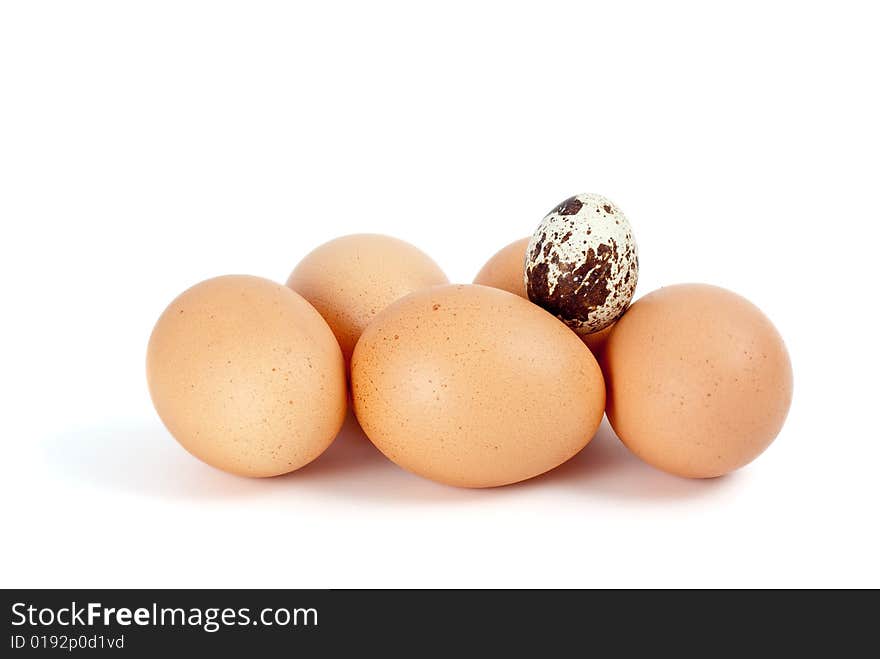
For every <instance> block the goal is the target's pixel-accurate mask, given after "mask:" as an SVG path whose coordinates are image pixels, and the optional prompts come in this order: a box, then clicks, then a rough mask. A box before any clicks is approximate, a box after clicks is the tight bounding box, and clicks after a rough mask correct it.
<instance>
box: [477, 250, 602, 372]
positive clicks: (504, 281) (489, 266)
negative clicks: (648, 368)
mask: <svg viewBox="0 0 880 659" xmlns="http://www.w3.org/2000/svg"><path fill="white" fill-rule="evenodd" d="M530 240H531V238H523V239H522V240H517V241H516V242H514V243H511V244H509V245H508V246H507V247H505V248H504V249H502V250H501V251H499V252H498V253H497V254H495V256H493V257H492V258H491V259H489V260H488V261H487V262H486V265H484V266H483V268H482V269H481V270H480V272H479V274H477V277H476V279H474V283H475V284H481V285H483V286H491V287H492V288H500V289H501V290H503V291H507V292H508V293H514V294H515V295H519V296H520V297H522V298H525V299H527V300H528V299H529V296H528V293H526V281H525V272H526V251H527V249H528V246H529V241H530ZM611 327H613V325H610V326H609V327H606V328H605V329H602V330H599V331H598V332H592V333H590V334H580V335H579V336H580V337H581V340H583V342H584V343H586V344H587V347H588V348H589V349H590V350H591V351H592V352H593V354H594V355H596V357H597V358H598V357H599V355H601V354H602V350H603V349H604V347H605V341H606V340H607V339H608V335H609V334H610V333H611Z"/></svg>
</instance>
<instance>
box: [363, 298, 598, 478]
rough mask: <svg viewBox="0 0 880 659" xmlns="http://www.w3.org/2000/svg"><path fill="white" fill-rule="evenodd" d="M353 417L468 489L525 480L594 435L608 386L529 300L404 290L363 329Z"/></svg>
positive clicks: (408, 459) (429, 473) (388, 447)
mask: <svg viewBox="0 0 880 659" xmlns="http://www.w3.org/2000/svg"><path fill="white" fill-rule="evenodd" d="M351 379H352V398H353V401H354V409H355V414H356V415H357V418H358V421H360V424H361V427H362V428H363V429H364V432H365V433H366V434H367V436H368V437H369V438H370V439H371V440H372V442H373V443H374V444H375V445H376V446H377V447H378V448H379V449H380V450H381V451H382V452H383V453H384V454H385V455H386V456H388V458H390V459H391V460H392V461H394V462H396V463H397V464H398V465H400V466H401V467H403V468H405V469H408V470H410V471H412V472H414V473H416V474H419V475H421V476H424V477H426V478H430V479H432V480H435V481H439V482H441V483H447V484H450V485H457V486H461V487H493V486H498V485H506V484H509V483H515V482H517V481H521V480H525V479H527V478H531V477H533V476H537V475H538V474H542V473H544V472H546V471H548V470H550V469H552V468H554V467H556V466H557V465H559V464H561V463H563V462H565V461H566V460H568V459H569V458H571V457H572V456H573V455H575V454H576V453H577V452H578V451H580V450H581V449H582V448H583V447H584V446H585V445H586V444H587V442H589V441H590V439H591V438H592V437H593V435H594V434H595V432H596V429H597V428H598V426H599V422H600V421H601V419H602V414H603V411H604V407H605V385H604V382H603V379H602V373H601V370H600V369H599V366H598V364H597V363H596V360H595V358H594V357H593V355H592V353H591V352H590V351H589V349H587V347H586V346H585V345H584V344H583V343H582V342H581V341H580V340H579V339H578V337H577V336H576V335H575V334H574V333H573V332H572V331H571V330H569V329H568V328H567V327H566V326H565V325H564V324H563V323H562V322H561V321H559V320H558V319H556V318H554V317H553V316H552V315H550V314H549V313H547V312H546V311H544V310H543V309H541V308H539V307H537V306H536V305H534V304H532V303H531V302H529V301H528V300H525V299H523V298H521V297H518V296H516V295H513V294H511V293H508V292H506V291H502V290H498V289H495V288H489V287H486V286H477V285H458V286H436V287H432V288H428V289H424V290H421V291H418V292H416V293H413V294H411V295H408V296H407V297H405V298H403V299H401V300H399V301H397V302H395V303H394V304H392V305H391V306H389V307H388V308H386V309H385V310H384V311H382V312H381V313H380V314H379V315H378V316H377V317H376V319H375V320H374V321H373V322H372V323H371V324H370V325H369V326H368V327H367V329H366V330H365V331H364V332H363V335H362V336H361V339H360V341H359V342H358V344H357V347H356V349H355V351H354V357H353V359H352V365H351Z"/></svg>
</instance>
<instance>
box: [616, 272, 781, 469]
mask: <svg viewBox="0 0 880 659" xmlns="http://www.w3.org/2000/svg"><path fill="white" fill-rule="evenodd" d="M603 366H604V369H603V370H604V372H605V377H606V379H607V383H608V409H607V413H608V419H609V421H610V422H611V425H612V426H613V428H614V430H615V431H616V432H617V434H618V436H619V437H620V439H621V440H622V441H623V443H624V444H626V446H627V447H628V448H629V449H630V450H632V451H633V453H635V454H636V455H638V456H639V457H640V458H642V459H643V460H645V462H648V463H649V464H652V465H654V466H655V467H658V468H660V469H663V470H665V471H668V472H670V473H673V474H677V475H679V476H687V477H692V478H711V477H714V476H720V475H722V474H726V473H728V472H730V471H733V470H734V469H737V468H739V467H742V466H743V465H745V464H747V463H749V462H751V461H752V460H754V459H755V458H756V457H757V456H758V455H759V454H760V453H761V452H762V451H764V449H766V448H767V446H769V445H770V443H771V442H772V441H773V439H774V438H775V437H776V435H777V434H778V433H779V431H780V429H781V428H782V424H783V422H784V421H785V417H786V415H787V413H788V408H789V406H790V404H791V396H792V371H791V362H790V361H789V357H788V352H787V351H786V348H785V344H784V343H783V341H782V338H781V337H780V335H779V333H778V332H777V331H776V328H775V327H774V326H773V324H772V323H771V322H770V321H769V320H768V319H767V317H766V316H765V315H764V314H763V313H761V311H760V310H759V309H758V308H757V307H755V306H754V305H753V304H752V303H750V302H749V301H747V300H746V299H744V298H742V297H740V296H739V295H736V294H735V293H731V292H730V291H727V290H724V289H722V288H717V287H714V286H707V285H703V284H681V285H678V286H669V287H666V288H661V289H660V290H657V291H654V292H653V293H650V294H648V295H646V296H644V297H643V298H641V299H639V300H638V301H637V302H635V303H634V304H633V305H632V306H631V307H630V308H629V310H628V311H627V312H626V313H625V314H624V315H623V317H622V318H621V319H620V320H619V321H618V322H617V324H616V325H615V326H614V330H613V331H612V332H611V336H610V337H609V339H608V342H607V344H606V347H605V353H604V358H603Z"/></svg>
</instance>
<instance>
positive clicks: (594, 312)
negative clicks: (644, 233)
mask: <svg viewBox="0 0 880 659" xmlns="http://www.w3.org/2000/svg"><path fill="white" fill-rule="evenodd" d="M525 267H526V282H527V287H526V288H527V291H528V295H529V299H530V300H531V301H532V302H534V303H535V304H537V305H540V306H542V307H544V308H545V309H547V310H548V311H549V312H550V313H552V314H553V315H555V316H556V317H557V318H559V319H560V320H562V321H564V322H565V323H566V324H567V325H568V326H569V327H571V328H572V329H573V330H574V331H576V332H577V333H578V334H589V333H592V332H598V331H600V330H603V329H605V328H606V327H609V326H610V325H611V324H612V323H614V321H615V320H617V318H618V317H619V316H620V315H621V314H622V313H623V312H624V311H625V310H626V308H627V306H628V305H629V303H630V300H632V296H633V294H634V293H635V290H636V283H637V282H638V277H639V257H638V250H637V248H636V242H635V238H634V237H633V233H632V228H631V227H630V224H629V221H628V220H627V219H626V217H625V216H624V214H623V212H622V211H621V210H620V208H618V207H617V206H615V205H614V203H612V202H611V201H609V200H608V199H606V198H605V197H602V196H601V195H597V194H581V195H576V196H574V197H571V198H569V199H566V200H565V201H563V202H562V203H561V204H559V206H557V207H556V208H554V209H553V210H552V211H551V212H550V213H549V214H548V215H547V216H546V217H545V218H544V219H543V220H542V221H541V224H540V225H539V226H538V228H537V230H536V231H535V234H534V235H533V236H532V239H531V241H530V242H529V247H528V253H527V257H526V266H525Z"/></svg>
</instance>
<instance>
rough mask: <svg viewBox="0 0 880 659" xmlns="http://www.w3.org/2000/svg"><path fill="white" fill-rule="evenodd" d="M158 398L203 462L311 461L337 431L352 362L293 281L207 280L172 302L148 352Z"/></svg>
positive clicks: (237, 467) (277, 470)
mask: <svg viewBox="0 0 880 659" xmlns="http://www.w3.org/2000/svg"><path fill="white" fill-rule="evenodd" d="M147 380H148V383H149V388H150V395H151V396H152V398H153V404H154V405H155V407H156V411H157V412H158V413H159V416H160V417H161V419H162V421H163V422H164V423H165V425H166V427H167V428H168V430H169V431H170V432H171V434H172V435H173V436H174V437H175V438H176V439H177V441H179V442H180V444H181V445H183V447H184V448H185V449H186V450H188V451H189V452H190V453H192V454H193V455H195V456H196V457H197V458H199V459H201V460H204V461H205V462H207V463H208V464H210V465H213V466H215V467H217V468H219V469H223V470H225V471H228V472H231V473H234V474H239V475H243V476H275V475H278V474H283V473H286V472H289V471H293V470H295V469H299V468H300V467H302V466H303V465H306V464H308V463H309V462H311V461H312V460H314V459H315V458H316V457H318V456H319V455H320V454H321V453H322V452H323V451H324V449H326V448H327V447H328V446H329V445H330V443H331V442H332V441H333V439H334V437H336V434H337V433H338V432H339V429H340V427H341V426H342V422H343V420H344V417H345V410H346V405H347V401H346V383H345V363H344V362H343V359H342V351H341V350H340V349H339V344H337V342H336V339H335V338H334V337H333V333H332V332H331V331H330V328H329V327H328V326H327V323H325V322H324V320H323V319H322V318H321V316H320V314H318V312H317V311H315V309H314V308H313V307H312V306H311V305H310V304H309V303H308V302H306V301H305V300H304V299H303V298H302V297H300V296H299V295H297V294H296V293H294V292H293V291H291V290H290V289H289V288H287V287H286V286H281V285H280V284H276V283H275V282H272V281H268V280H266V279H261V278H259V277H249V276H243V275H231V276H226V277H217V278H216V279H209V280H207V281H204V282H202V283H200V284H197V285H196V286H193V287H192V288H190V289H189V290H187V291H186V292H184V293H183V294H182V295H180V296H179V297H178V298H177V299H176V300H174V301H173V302H172V303H171V304H170V305H169V306H168V308H167V309H166V310H165V312H164V313H163V314H162V316H161V317H160V318H159V321H158V322H157V323H156V327H155V329H154V330H153V334H152V336H151V337H150V343H149V347H148V350H147Z"/></svg>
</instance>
